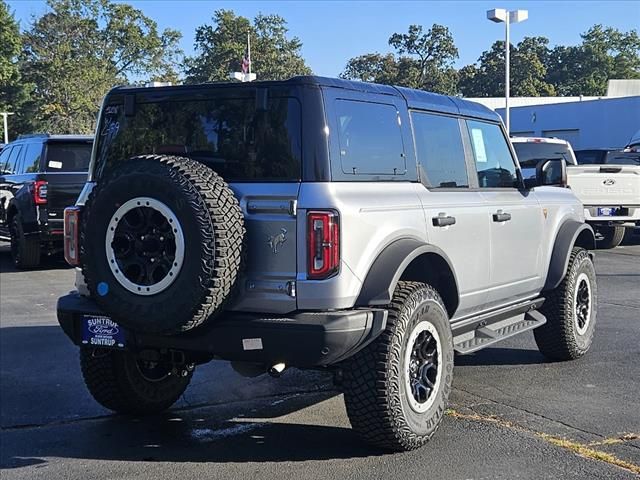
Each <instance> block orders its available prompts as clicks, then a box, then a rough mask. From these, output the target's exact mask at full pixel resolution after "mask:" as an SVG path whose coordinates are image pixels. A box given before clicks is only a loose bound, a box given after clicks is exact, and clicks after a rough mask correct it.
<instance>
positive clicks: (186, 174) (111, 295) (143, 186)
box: [80, 155, 245, 334]
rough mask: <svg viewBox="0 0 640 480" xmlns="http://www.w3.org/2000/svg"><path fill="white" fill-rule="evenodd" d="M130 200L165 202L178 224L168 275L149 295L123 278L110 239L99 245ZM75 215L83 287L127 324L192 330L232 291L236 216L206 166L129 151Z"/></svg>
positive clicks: (238, 253) (234, 205)
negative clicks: (79, 216)
mask: <svg viewBox="0 0 640 480" xmlns="http://www.w3.org/2000/svg"><path fill="white" fill-rule="evenodd" d="M138 199H140V200H143V199H151V200H150V201H151V202H157V205H160V207H157V208H165V209H166V211H167V212H169V213H168V214H166V215H170V216H173V218H175V222H174V225H173V226H176V225H175V224H176V223H177V224H179V225H178V226H179V227H180V229H179V230H178V229H174V230H173V232H178V231H180V233H175V235H176V237H175V239H174V240H175V245H177V244H178V235H180V241H181V242H182V244H183V245H184V249H183V251H184V255H183V256H181V258H180V261H182V264H181V265H180V266H178V263H177V262H178V260H177V257H176V263H175V264H174V263H173V260H170V261H169V265H170V266H171V265H175V266H176V271H175V272H168V273H167V272H165V275H164V277H163V279H164V278H165V277H166V278H168V276H169V275H171V276H172V277H171V278H170V279H169V281H170V283H169V284H168V285H166V284H165V285H164V286H163V287H162V289H159V290H158V291H157V292H153V291H152V292H151V293H149V294H145V292H144V291H142V292H141V293H139V292H137V291H135V289H133V290H132V287H131V285H134V287H135V286H136V285H137V283H135V282H134V283H130V284H127V283H126V281H125V280H124V279H123V276H124V275H125V268H122V266H120V264H119V263H118V262H119V261H120V260H117V262H116V263H115V264H114V261H115V260H114V258H113V256H114V255H115V251H116V250H115V247H114V246H113V245H114V243H112V244H111V248H112V249H113V251H109V246H108V245H105V243H107V239H108V237H107V231H108V229H110V230H113V229H114V221H115V222H118V221H121V222H124V220H125V219H124V217H123V218H121V219H118V217H117V215H116V213H117V211H118V209H119V208H123V206H126V205H127V202H129V203H131V202H132V201H134V200H136V201H137V200H138ZM134 203H135V202H134ZM152 205H153V203H152ZM141 208H142V209H144V201H143V205H142V207H141ZM154 214H155V212H154ZM83 215H84V218H83V221H82V227H81V231H80V245H81V247H80V260H81V266H82V271H83V274H84V277H85V280H86V282H87V286H88V288H89V291H90V292H91V294H92V296H93V298H94V299H95V300H96V302H97V303H98V304H99V305H100V307H102V309H103V310H104V311H105V312H106V313H107V314H108V315H110V316H111V317H112V318H113V319H114V320H115V321H116V322H118V323H120V324H122V325H123V326H125V327H127V328H129V329H130V330H133V331H143V332H149V333H161V334H171V333H177V332H182V331H186V330H190V329H193V328H195V327H197V326H198V325H201V324H202V323H204V322H205V321H207V320H209V319H213V318H215V316H216V315H217V313H219V312H220V311H221V310H222V308H223V305H224V304H225V302H226V301H227V300H228V299H229V298H230V297H231V296H232V294H233V293H234V289H235V286H236V283H237V280H238V277H239V275H240V271H241V267H242V265H241V264H242V257H243V252H242V251H243V241H244V231H245V230H244V218H243V215H242V211H241V209H240V206H239V204H238V201H237V199H236V198H235V196H234V194H233V192H232V191H231V189H230V188H229V186H228V185H227V184H226V183H225V182H224V180H223V179H222V178H221V177H220V176H219V175H218V174H216V173H215V172H214V171H213V170H211V169H210V168H208V167H207V166H205V165H203V164H201V163H199V162H196V161H194V160H191V159H188V158H183V157H175V156H160V155H144V156H139V157H134V158H132V159H130V160H127V161H125V162H122V165H120V166H119V167H117V168H116V169H114V170H113V171H112V172H111V173H110V174H108V175H107V176H106V177H105V178H103V179H101V180H100V182H98V184H97V185H96V187H95V188H94V190H93V191H92V192H91V194H90V195H89V198H88V199H87V202H86V205H85V209H84V212H83ZM141 215H142V216H144V215H143V214H141ZM165 221H166V220H165ZM169 221H172V222H173V219H172V218H169ZM119 225H120V224H119V223H117V224H116V227H115V228H116V233H117V229H118V228H120V226H119ZM165 225H169V224H168V223H166V224H165ZM171 230H172V227H169V234H170V235H171V234H172V232H171ZM147 231H148V230H147ZM127 238H129V237H127ZM141 238H142V237H141ZM145 238H146V237H145ZM134 240H135V242H137V237H136V239H134ZM160 240H162V237H161V238H160ZM132 245H137V244H136V243H132ZM131 248H139V247H138V246H135V247H131ZM176 248H178V247H176ZM176 251H177V250H176ZM110 255H111V256H112V257H111V258H109V256H110ZM136 255H138V253H136ZM141 255H147V253H146V252H143V254H141ZM176 255H177V253H176ZM143 260H144V261H146V258H143ZM152 261H153V260H152ZM165 261H166V260H165ZM156 265H157V263H156ZM118 266H120V269H118ZM134 267H135V268H138V267H136V266H135V265H134ZM148 268H152V267H148ZM171 268H173V267H171ZM174 273H175V275H174ZM138 283H139V282H138ZM150 283H151V282H150ZM150 283H148V284H146V285H149V284H150ZM157 284H159V282H158V283H157ZM151 286H152V287H153V284H152V283H151ZM144 289H145V285H144V284H143V285H142V290H144ZM146 289H147V290H149V288H148V287H147V288H146ZM137 290H141V287H140V286H138V288H137Z"/></svg>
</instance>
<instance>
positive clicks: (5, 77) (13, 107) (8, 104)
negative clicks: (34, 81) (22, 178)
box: [0, 0, 28, 139]
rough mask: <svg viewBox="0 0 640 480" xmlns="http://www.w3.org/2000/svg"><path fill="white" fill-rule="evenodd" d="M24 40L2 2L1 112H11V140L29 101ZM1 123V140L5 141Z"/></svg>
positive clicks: (0, 12) (0, 51)
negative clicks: (24, 78)
mask: <svg viewBox="0 0 640 480" xmlns="http://www.w3.org/2000/svg"><path fill="white" fill-rule="evenodd" d="M21 50H22V38H21V36H20V29H19V27H18V23H17V22H16V21H15V19H14V18H13V15H12V14H11V12H10V11H9V8H8V7H7V4H6V3H5V2H4V1H3V0H0V112H7V111H8V112H11V113H13V114H14V115H13V116H11V117H9V118H10V120H9V133H10V138H12V137H14V135H13V132H15V131H16V127H17V126H19V125H20V123H21V122H22V121H23V119H22V116H21V113H22V111H23V110H22V107H23V105H24V104H25V102H26V101H27V99H28V85H25V84H24V83H23V82H22V81H21V80H22V79H21V75H20V66H19V62H18V59H19V55H20V51H21ZM2 128H4V127H3V125H2V122H0V132H2V134H1V135H0V139H4V132H3V131H2Z"/></svg>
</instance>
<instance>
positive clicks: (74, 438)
mask: <svg viewBox="0 0 640 480" xmlns="http://www.w3.org/2000/svg"><path fill="white" fill-rule="evenodd" d="M336 395H338V393H337V392H335V391H334V392H321V393H316V394H306V395H299V396H293V397H292V398H288V399H286V400H284V401H281V402H280V403H278V404H277V406H276V407H275V408H273V407H270V406H269V404H268V400H264V401H263V402H262V403H263V405H262V407H258V408H257V409H255V408H253V409H252V408H251V404H249V403H246V402H240V403H236V404H234V405H230V406H228V407H224V406H221V407H215V410H214V408H213V407H203V408H199V409H195V410H182V411H176V412H168V413H167V414H166V415H162V416H155V417H146V418H131V417H125V416H116V415H114V416H113V417H107V418H102V419H98V420H87V421H81V422H75V423H70V424H68V425H62V426H61V425H58V426H55V427H53V428H51V427H44V428H42V429H39V432H38V439H37V440H34V436H33V431H28V430H20V429H16V430H13V431H10V432H7V431H5V432H4V433H3V435H4V436H5V439H8V440H9V442H7V443H6V445H7V446H6V448H3V453H2V459H1V461H0V468H2V469H12V468H20V467H24V466H28V465H38V464H42V463H46V462H47V458H52V457H53V458H72V459H86V460H116V461H124V462H136V461H144V462H149V461H156V462H208V463H214V464H215V463H245V462H291V461H307V460H327V459H348V458H356V457H369V456H379V455H383V454H384V453H385V452H383V451H380V450H377V449H374V448H372V447H369V446H367V445H366V444H364V443H363V442H362V440H360V439H359V438H358V437H357V436H356V434H355V433H354V432H353V431H352V430H351V429H350V428H346V427H342V426H331V425H315V424H314V425H309V424H301V423H289V422H291V420H290V419H287V420H286V423H285V420H283V419H281V418H280V417H282V416H284V415H289V414H293V416H294V417H295V416H296V413H295V412H297V411H299V410H302V409H305V408H307V407H312V406H314V405H316V404H318V403H320V402H323V401H325V400H329V399H330V398H332V397H334V396H336ZM265 403H267V404H268V405H264V404H265ZM273 403H274V402H271V404H270V405H273ZM221 409H222V410H224V412H220V410H221ZM247 411H249V412H254V413H251V415H252V417H253V416H254V415H255V416H256V417H258V418H242V415H243V414H244V413H246V412H247ZM221 413H222V415H221ZM268 419H275V420H268ZM7 434H9V437H8V436H7Z"/></svg>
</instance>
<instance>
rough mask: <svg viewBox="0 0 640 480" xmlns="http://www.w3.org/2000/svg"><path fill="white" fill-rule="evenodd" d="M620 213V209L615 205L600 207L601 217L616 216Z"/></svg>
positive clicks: (599, 214)
mask: <svg viewBox="0 0 640 480" xmlns="http://www.w3.org/2000/svg"><path fill="white" fill-rule="evenodd" d="M617 213H618V209H617V208H615V207H598V216H599V217H614V216H616V215H617Z"/></svg>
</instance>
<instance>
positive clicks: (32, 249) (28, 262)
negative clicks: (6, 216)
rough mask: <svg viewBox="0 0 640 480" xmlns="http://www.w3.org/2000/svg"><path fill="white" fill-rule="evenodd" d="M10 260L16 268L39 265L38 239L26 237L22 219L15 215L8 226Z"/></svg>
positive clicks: (17, 214)
mask: <svg viewBox="0 0 640 480" xmlns="http://www.w3.org/2000/svg"><path fill="white" fill-rule="evenodd" d="M9 235H10V236H11V258H12V259H13V264H14V265H15V266H16V267H17V268H33V267H37V266H38V265H40V256H41V253H40V239H39V238H38V237H37V236H35V238H34V237H27V236H26V235H25V234H24V229H23V228H22V217H21V216H20V214H19V213H16V214H15V215H14V216H13V218H12V219H11V223H10V224H9Z"/></svg>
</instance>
